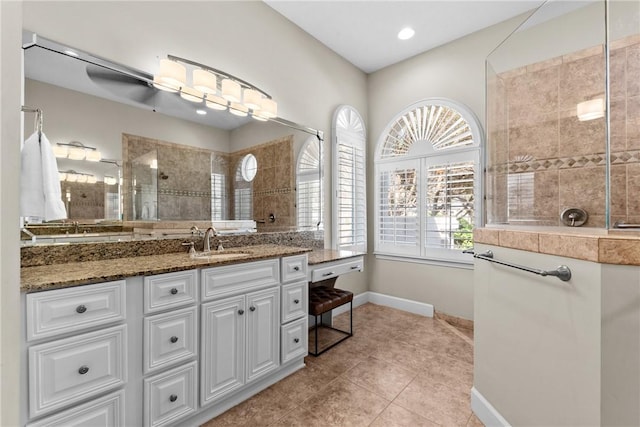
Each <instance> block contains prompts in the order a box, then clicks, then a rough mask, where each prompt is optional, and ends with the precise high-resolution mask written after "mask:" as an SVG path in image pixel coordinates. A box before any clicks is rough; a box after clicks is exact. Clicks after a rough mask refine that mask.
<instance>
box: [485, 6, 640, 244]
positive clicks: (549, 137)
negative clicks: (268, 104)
mask: <svg viewBox="0 0 640 427" xmlns="http://www.w3.org/2000/svg"><path fill="white" fill-rule="evenodd" d="M639 22H640V2H622V1H611V0H596V1H581V2H573V1H549V2H546V3H544V4H543V5H542V6H540V7H539V8H538V9H537V10H535V11H534V12H533V13H531V14H530V15H529V16H528V17H527V18H526V19H525V20H524V21H523V22H522V23H521V24H520V25H519V26H518V28H517V29H516V30H515V31H513V32H512V33H511V34H510V35H509V36H508V37H507V38H506V39H505V40H504V41H502V42H501V43H500V44H499V45H498V47H496V48H495V49H494V50H493V52H491V53H490V54H489V56H488V57H487V58H486V95H487V104H486V132H487V146H486V147H487V150H486V154H485V158H486V179H485V186H486V191H485V192H486V200H487V203H486V219H487V225H488V226H491V225H500V226H503V225H508V226H523V227H524V226H534V227H539V226H554V227H555V226H559V227H586V228H590V229H592V230H593V229H603V230H608V229H611V228H614V226H615V228H622V227H625V224H626V226H627V227H628V226H629V225H637V226H638V228H635V229H636V230H637V231H640V197H638V195H640V31H639V30H640V24H639ZM621 224H622V225H621Z"/></svg>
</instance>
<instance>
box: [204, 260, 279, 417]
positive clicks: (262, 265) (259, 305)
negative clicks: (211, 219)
mask: <svg viewBox="0 0 640 427" xmlns="http://www.w3.org/2000/svg"><path fill="white" fill-rule="evenodd" d="M278 272H279V266H278V260H277V259H276V260H268V261H258V262H255V263H247V264H241V265H232V266H225V267H216V268H211V269H207V270H203V272H202V277H203V283H202V287H203V292H202V293H203V295H207V294H208V295H214V296H215V295H232V294H234V293H235V294H237V295H233V296H227V297H224V298H219V299H216V298H214V299H212V301H211V302H207V303H205V304H203V305H202V308H201V311H202V317H201V321H202V324H201V331H202V338H201V343H202V356H201V361H200V370H201V380H200V381H201V382H200V401H201V404H202V405H203V406H204V405H208V404H211V403H213V402H216V401H218V400H220V399H223V398H224V397H226V396H228V395H229V394H231V393H232V392H234V391H236V390H238V389H240V388H242V387H243V386H244V385H245V384H249V383H251V382H253V381H255V380H257V379H259V378H261V377H263V376H265V375H267V374H269V373H270V372H273V371H275V370H276V369H277V368H278V366H279V365H280V336H279V328H280V287H279V280H278V279H279V277H278ZM251 278H255V279H257V280H253V281H252V280H251ZM210 299H211V298H210Z"/></svg>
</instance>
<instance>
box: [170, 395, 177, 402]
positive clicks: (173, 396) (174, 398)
mask: <svg viewBox="0 0 640 427" xmlns="http://www.w3.org/2000/svg"><path fill="white" fill-rule="evenodd" d="M176 400H178V395H177V394H172V395H171V396H169V402H175V401H176Z"/></svg>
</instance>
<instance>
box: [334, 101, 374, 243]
mask: <svg viewBox="0 0 640 427" xmlns="http://www.w3.org/2000/svg"><path fill="white" fill-rule="evenodd" d="M333 141H334V144H333V189H334V198H333V242H334V243H333V245H334V247H335V248H336V249H346V250H353V251H366V250H367V211H366V209H367V198H366V189H367V188H366V181H365V177H366V168H365V165H366V157H365V153H366V152H365V146H366V132H365V127H364V121H363V120H362V117H360V114H359V113H358V111H356V109H355V108H353V107H350V106H348V105H343V106H340V107H338V109H337V110H336V112H335V113H334V115H333Z"/></svg>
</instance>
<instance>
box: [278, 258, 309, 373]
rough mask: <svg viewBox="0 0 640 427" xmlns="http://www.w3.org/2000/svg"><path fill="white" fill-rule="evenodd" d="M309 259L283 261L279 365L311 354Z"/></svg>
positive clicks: (283, 259) (284, 259)
mask: <svg viewBox="0 0 640 427" xmlns="http://www.w3.org/2000/svg"><path fill="white" fill-rule="evenodd" d="M307 270H308V260H307V255H306V254H304V255H296V256H290V257H285V258H282V304H281V306H282V311H281V321H282V325H281V326H280V346H281V347H280V362H281V363H282V364H286V363H289V362H290V361H292V360H295V359H297V358H300V357H305V356H306V355H307V353H308V341H309V334H308V329H309V326H308V324H309V323H308V319H307V312H308V311H309V284H308V283H307V274H308V272H307Z"/></svg>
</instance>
